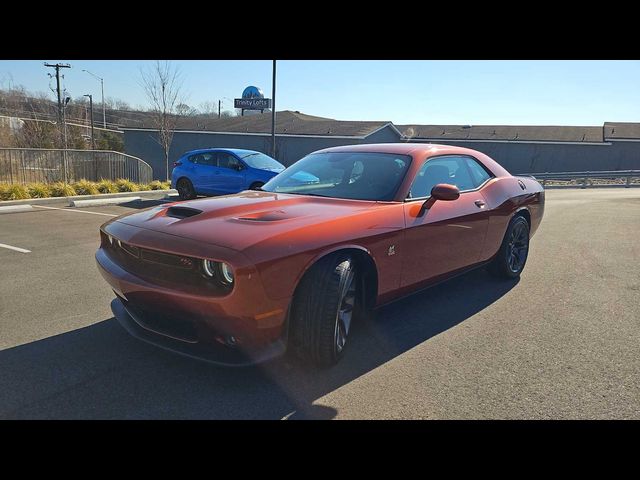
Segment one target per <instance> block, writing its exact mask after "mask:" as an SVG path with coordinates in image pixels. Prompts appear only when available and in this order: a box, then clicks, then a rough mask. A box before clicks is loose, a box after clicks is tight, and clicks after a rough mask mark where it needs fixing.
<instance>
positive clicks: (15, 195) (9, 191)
mask: <svg viewBox="0 0 640 480" xmlns="http://www.w3.org/2000/svg"><path fill="white" fill-rule="evenodd" d="M0 198H2V200H24V199H26V198H31V196H30V195H29V190H28V189H27V187H26V186H24V185H19V184H15V183H9V184H6V183H5V184H2V185H1V186H0Z"/></svg>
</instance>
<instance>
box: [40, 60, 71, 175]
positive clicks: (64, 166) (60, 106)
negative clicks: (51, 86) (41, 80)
mask: <svg viewBox="0 0 640 480" xmlns="http://www.w3.org/2000/svg"><path fill="white" fill-rule="evenodd" d="M44 66H45V67H49V68H55V69H56V92H57V94H58V128H59V129H60V140H61V141H62V143H63V144H64V149H65V150H66V148H67V145H66V125H65V118H64V117H65V115H64V106H63V104H62V90H61V89H60V69H61V68H71V65H69V64H68V63H46V62H45V64H44ZM49 76H52V75H51V74H49ZM65 150H63V151H62V175H63V177H64V181H65V183H66V181H67V162H66V151H65Z"/></svg>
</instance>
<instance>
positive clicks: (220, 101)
mask: <svg viewBox="0 0 640 480" xmlns="http://www.w3.org/2000/svg"><path fill="white" fill-rule="evenodd" d="M221 103H222V100H218V118H220V104H221Z"/></svg>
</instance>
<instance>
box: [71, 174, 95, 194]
mask: <svg viewBox="0 0 640 480" xmlns="http://www.w3.org/2000/svg"><path fill="white" fill-rule="evenodd" d="M73 189H74V190H75V191H76V193H77V194H78V195H98V194H99V193H100V191H99V190H98V187H97V186H96V182H90V181H89V180H85V179H84V178H83V179H82V180H78V181H77V182H75V183H74V184H73Z"/></svg>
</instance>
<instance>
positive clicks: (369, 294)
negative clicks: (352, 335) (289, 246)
mask: <svg viewBox="0 0 640 480" xmlns="http://www.w3.org/2000/svg"><path fill="white" fill-rule="evenodd" d="M339 253H350V254H351V255H352V256H353V257H354V259H355V260H356V263H357V265H358V268H359V269H362V271H363V272H364V273H363V275H362V277H361V278H362V281H363V285H364V288H363V289H362V292H361V293H362V294H363V296H364V298H363V301H364V304H365V308H367V309H372V308H373V307H374V306H375V304H376V300H377V297H378V266H377V264H376V261H375V259H374V257H373V255H372V254H371V252H370V251H369V250H368V249H367V248H365V247H363V246H361V245H341V246H336V247H334V248H331V249H329V250H325V251H323V252H321V253H319V254H317V255H315V256H314V257H313V258H312V259H311V260H310V261H308V262H307V264H306V265H305V267H304V268H303V269H302V270H301V272H300V273H299V274H298V276H297V277H296V279H295V287H294V289H293V295H292V296H291V302H290V303H289V308H288V312H287V318H286V325H285V332H286V336H287V337H288V334H289V327H290V322H289V320H290V314H291V310H292V306H293V302H294V301H295V299H296V297H297V295H298V290H299V288H300V285H301V283H302V280H303V279H304V278H305V276H306V275H307V274H309V272H310V271H311V270H312V269H313V267H314V265H316V264H317V263H318V262H320V261H321V260H323V259H325V258H327V257H328V256H330V255H336V254H339Z"/></svg>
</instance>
